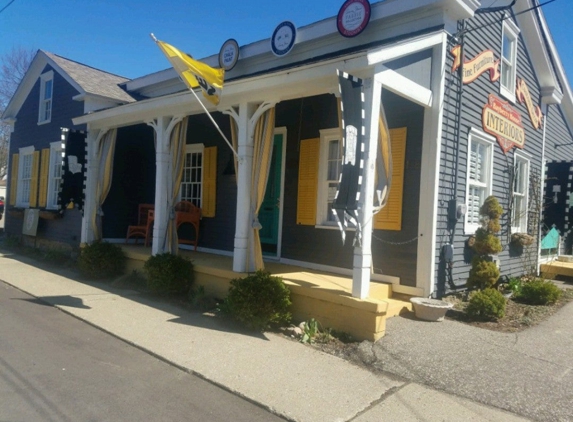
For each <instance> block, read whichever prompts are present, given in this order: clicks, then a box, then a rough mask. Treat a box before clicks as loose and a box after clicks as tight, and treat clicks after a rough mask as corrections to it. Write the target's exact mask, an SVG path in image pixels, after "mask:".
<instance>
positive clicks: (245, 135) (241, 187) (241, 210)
mask: <svg viewBox="0 0 573 422" xmlns="http://www.w3.org/2000/svg"><path fill="white" fill-rule="evenodd" d="M254 109H255V108H254V106H253V105H252V104H247V103H242V104H240V105H239V114H238V115H235V116H234V117H235V118H236V120H237V126H238V130H237V141H238V142H237V143H238V151H237V152H238V154H239V163H238V170H237V173H238V174H237V219H236V226H235V250H234V255H233V271H235V272H245V271H247V259H248V246H249V235H250V232H251V221H250V218H249V217H250V214H251V175H252V172H253V133H252V131H250V130H249V119H250V117H251V116H252V114H253V111H254Z"/></svg>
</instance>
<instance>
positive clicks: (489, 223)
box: [467, 196, 503, 290]
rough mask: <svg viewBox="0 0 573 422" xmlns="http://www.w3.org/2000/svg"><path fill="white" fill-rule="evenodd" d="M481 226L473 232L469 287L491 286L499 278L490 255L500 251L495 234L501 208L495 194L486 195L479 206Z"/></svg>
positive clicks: (498, 226) (499, 243) (498, 241)
mask: <svg viewBox="0 0 573 422" xmlns="http://www.w3.org/2000/svg"><path fill="white" fill-rule="evenodd" d="M479 213H480V215H481V227H480V228H479V229H477V231H476V234H475V242H474V245H473V249H474V250H475V251H476V255H475V256H474V257H473V259H472V269H471V270H470V276H469V278H468V281H467V286H468V287H469V288H478V289H481V290H483V289H487V288H490V287H493V286H494V285H495V283H497V280H498V279H499V269H498V268H497V265H496V263H495V262H493V260H492V259H491V255H495V254H498V253H500V252H501V250H502V247H501V242H500V240H499V238H498V237H497V236H496V233H499V231H500V230H501V225H500V224H499V218H500V217H501V214H502V213H503V208H501V206H500V205H499V202H498V201H497V199H496V198H495V196H488V197H487V198H486V200H485V202H484V204H483V205H482V206H481V208H480V210H479Z"/></svg>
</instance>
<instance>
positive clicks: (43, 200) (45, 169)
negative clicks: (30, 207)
mask: <svg viewBox="0 0 573 422" xmlns="http://www.w3.org/2000/svg"><path fill="white" fill-rule="evenodd" d="M40 161H41V164H40V194H39V198H38V206H39V207H40V208H46V205H47V204H48V177H49V174H50V148H46V149H43V150H42V155H41V157H40Z"/></svg>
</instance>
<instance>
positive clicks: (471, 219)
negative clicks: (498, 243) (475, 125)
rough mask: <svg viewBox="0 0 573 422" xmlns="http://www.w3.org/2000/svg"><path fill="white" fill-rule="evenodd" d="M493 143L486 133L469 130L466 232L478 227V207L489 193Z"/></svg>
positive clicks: (472, 231)
mask: <svg viewBox="0 0 573 422" xmlns="http://www.w3.org/2000/svg"><path fill="white" fill-rule="evenodd" d="M493 145H494V143H493V141H491V140H490V137H489V136H488V135H486V134H485V133H482V132H480V131H478V130H475V129H472V130H471V132H470V134H469V146H468V168H467V190H466V198H467V199H466V205H467V210H466V224H465V232H466V234H473V233H475V231H476V230H477V229H478V227H480V215H479V210H480V207H481V206H482V205H483V203H484V201H485V199H486V198H487V197H488V196H490V195H491V185H492V171H493Z"/></svg>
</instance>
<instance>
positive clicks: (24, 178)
mask: <svg viewBox="0 0 573 422" xmlns="http://www.w3.org/2000/svg"><path fill="white" fill-rule="evenodd" d="M19 155H20V162H19V165H18V184H17V186H18V192H17V194H16V198H17V200H16V206H17V207H22V208H28V207H29V206H30V189H31V183H32V164H33V160H34V147H26V148H20V153H19Z"/></svg>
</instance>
